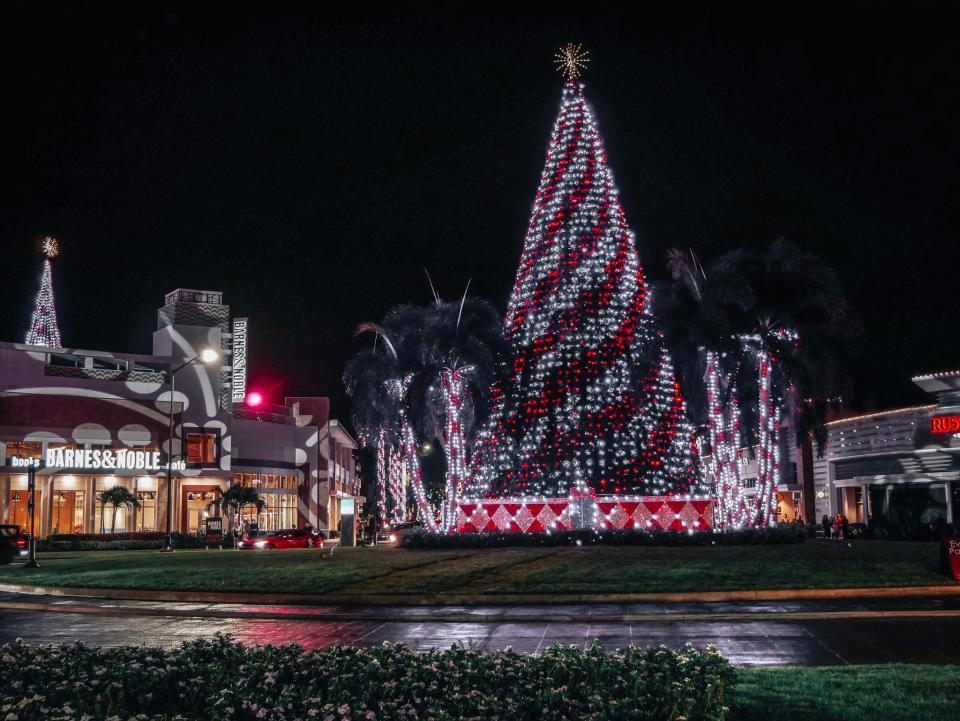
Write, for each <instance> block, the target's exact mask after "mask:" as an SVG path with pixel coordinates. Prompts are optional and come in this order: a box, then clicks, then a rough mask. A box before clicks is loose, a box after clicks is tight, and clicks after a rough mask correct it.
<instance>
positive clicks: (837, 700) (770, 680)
mask: <svg viewBox="0 0 960 721" xmlns="http://www.w3.org/2000/svg"><path fill="white" fill-rule="evenodd" d="M736 673H737V680H736V684H735V686H734V689H733V692H732V693H731V694H730V697H729V699H728V705H729V706H730V713H729V714H728V715H727V719H728V721H761V719H762V721H769V720H770V719H776V720H777V721H801V720H802V721H875V720H876V719H883V720H884V721H950V720H951V719H954V720H955V719H960V666H918V665H887V666H830V667H827V668H778V669H739V670H738V671H737V672H736Z"/></svg>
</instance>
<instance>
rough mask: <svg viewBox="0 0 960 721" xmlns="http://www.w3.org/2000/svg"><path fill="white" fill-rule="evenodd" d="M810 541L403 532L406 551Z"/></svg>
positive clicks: (756, 534) (781, 536) (736, 534)
mask: <svg viewBox="0 0 960 721" xmlns="http://www.w3.org/2000/svg"><path fill="white" fill-rule="evenodd" d="M806 538H807V531H806V529H805V528H803V527H799V526H794V525H790V524H788V525H785V526H771V527H770V528H744V529H742V530H739V531H728V532H727V533H716V532H714V531H700V532H696V533H689V532H675V531H595V530H591V529H578V530H574V531H563V530H560V531H551V532H550V533H513V532H506V533H503V532H500V533H465V534H450V535H442V534H437V533H428V532H427V531H425V530H424V529H421V528H414V529H411V530H408V531H402V532H401V534H400V541H399V543H400V546H401V547H403V548H503V547H506V546H571V545H577V544H579V545H581V546H588V545H591V546H592V545H599V544H603V545H610V546H713V545H716V546H745V545H778V544H782V543H802V542H803V541H804V540H806Z"/></svg>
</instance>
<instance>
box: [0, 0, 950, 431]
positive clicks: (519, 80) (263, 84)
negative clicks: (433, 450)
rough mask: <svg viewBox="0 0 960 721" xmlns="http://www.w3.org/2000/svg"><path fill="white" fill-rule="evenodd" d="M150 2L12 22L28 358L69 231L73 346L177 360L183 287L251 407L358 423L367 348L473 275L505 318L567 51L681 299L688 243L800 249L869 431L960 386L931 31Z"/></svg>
mask: <svg viewBox="0 0 960 721" xmlns="http://www.w3.org/2000/svg"><path fill="white" fill-rule="evenodd" d="M126 5H129V7H127V6H125V5H110V4H104V3H70V4H67V3H63V4H61V5H53V4H45V3H29V4H12V5H5V6H4V7H3V9H2V10H0V13H2V16H0V17H2V20H0V38H2V41H0V55H2V59H3V71H2V73H3V88H2V90H0V92H2V96H0V97H3V99H4V103H3V110H2V117H3V130H4V133H3V137H4V140H5V142H4V144H3V146H4V153H3V156H2V162H0V174H2V177H3V186H4V188H3V192H2V194H0V238H2V242H3V249H4V253H3V267H2V270H3V284H2V293H3V308H4V313H3V315H2V317H0V339H2V340H6V341H18V342H19V341H22V340H23V336H24V333H25V331H26V327H27V324H28V320H29V315H30V311H31V308H32V303H33V296H34V294H35V292H36V288H37V285H38V283H39V269H40V258H39V255H38V254H37V253H36V246H35V241H36V239H37V238H38V237H39V236H41V235H43V234H52V235H54V236H56V237H57V238H59V239H60V241H61V243H62V245H63V249H64V251H63V254H62V256H61V257H60V258H58V259H57V261H56V264H55V269H54V274H55V288H56V301H57V304H58V313H59V318H60V327H61V332H62V335H63V340H64V343H65V345H67V346H68V347H77V348H88V349H97V350H110V351H127V352H141V353H147V352H149V350H150V339H151V333H152V331H153V330H154V327H155V318H156V309H157V308H158V307H159V305H160V304H161V301H162V299H163V295H164V293H165V292H166V291H169V290H171V289H173V288H176V287H187V288H201V289H212V290H222V291H223V292H224V294H225V301H226V302H227V303H229V304H230V306H231V307H232V311H233V314H234V315H235V316H239V315H246V316H249V317H250V318H251V373H252V381H251V386H252V387H256V388H257V389H259V390H263V391H264V392H265V393H266V394H267V395H268V397H269V400H271V401H273V402H279V401H281V400H282V397H283V394H284V393H289V394H301V395H306V394H317V395H330V396H331V397H332V398H333V402H334V411H335V413H336V414H338V415H340V416H341V417H344V418H346V416H347V415H348V413H347V407H346V405H345V400H344V396H343V391H342V388H341V385H340V380H339V379H340V374H341V371H342V367H343V363H344V360H345V358H346V357H347V356H348V355H349V354H350V352H351V351H352V349H354V348H355V347H357V343H358V341H355V340H354V339H353V337H352V333H353V329H354V328H355V327H356V325H357V324H358V323H359V322H361V321H365V320H374V319H377V318H379V317H381V316H382V315H383V313H384V312H385V311H386V310H387V309H388V308H389V307H390V306H391V305H393V304H395V303H399V302H417V303H426V302H428V301H429V299H430V295H429V289H428V286H427V283H426V279H425V276H424V273H423V268H424V267H426V268H428V269H429V270H430V273H431V274H432V276H433V278H434V282H435V283H436V285H437V288H438V290H439V291H440V293H441V295H444V296H446V297H448V298H452V297H454V296H457V295H459V294H460V293H461V292H462V291H463V287H464V284H465V283H466V282H467V280H468V279H470V278H472V285H471V291H472V292H473V293H474V294H476V295H479V296H481V297H485V298H488V299H490V300H492V301H493V302H494V303H495V304H497V305H498V306H499V307H500V308H501V310H502V309H503V307H504V305H505V304H506V299H507V295H508V293H509V290H510V287H511V285H512V282H513V276H514V273H515V270H516V264H517V260H518V257H519V254H520V248H521V243H522V239H523V233H524V230H525V228H526V224H527V220H528V213H529V210H530V206H531V202H532V198H533V193H534V191H535V189H536V185H537V182H538V180H539V175H540V171H541V169H542V167H543V161H544V154H545V149H546V143H547V140H548V138H549V133H550V129H551V126H552V123H553V120H554V117H555V115H556V112H557V109H558V105H559V100H560V89H561V80H560V78H559V76H558V75H557V74H556V72H555V71H554V69H553V63H552V56H553V54H554V52H555V51H556V49H557V48H558V47H559V46H560V45H562V44H564V43H566V42H568V41H575V42H581V43H583V44H584V45H585V46H586V47H587V48H588V49H589V51H590V54H591V60H592V62H591V65H590V68H589V70H588V71H587V73H586V76H585V80H586V84H587V94H588V97H589V98H590V100H591V101H592V103H593V105H594V108H595V110H596V112H597V115H598V118H599V122H600V129H601V131H602V132H603V133H604V137H605V142H606V146H607V151H608V154H609V157H610V163H611V167H612V168H613V171H614V173H615V177H616V179H617V183H618V185H619V187H620V190H621V193H622V198H623V205H624V207H625V210H626V213H627V218H628V220H629V222H630V225H631V227H632V228H633V230H634V231H635V232H636V233H637V236H638V245H639V250H640V255H641V259H642V260H643V262H644V264H645V266H646V268H647V271H648V274H649V275H650V277H652V279H654V280H656V279H662V278H664V277H665V276H666V269H665V263H664V252H665V250H666V249H667V248H669V247H671V246H680V247H693V248H695V249H696V250H697V252H698V253H699V255H700V256H701V258H703V259H704V260H709V259H710V258H712V257H714V256H716V255H717V254H719V253H720V252H722V251H724V250H726V249H730V248H734V247H739V246H759V245H765V244H767V243H769V242H770V241H771V240H773V239H774V238H776V237H780V236H783V237H785V238H787V239H788V240H791V241H793V242H794V243H796V244H797V245H799V246H801V247H803V248H807V249H810V250H813V251H815V252H817V253H818V254H820V255H821V256H822V257H823V258H824V259H825V260H826V261H827V262H828V263H829V264H831V265H833V266H834V267H835V268H836V270H837V272H838V274H839V276H840V278H841V280H842V282H843V284H844V285H845V287H846V289H847V293H848V295H849V296H850V299H851V302H852V304H853V306H854V307H855V308H856V309H857V310H858V311H859V313H860V315H861V317H862V319H863V323H864V327H865V340H864V343H863V346H862V348H860V354H859V360H858V364H857V367H856V368H855V369H854V378H855V384H856V391H855V392H856V395H855V397H854V398H853V399H852V400H851V403H850V406H851V407H855V408H860V409H872V408H877V407H880V408H882V407H890V406H894V405H899V404H908V403H914V402H917V401H920V400H922V399H923V398H924V396H923V394H922V393H921V392H920V391H919V390H918V389H916V388H914V387H913V385H912V384H911V383H910V380H909V379H910V376H911V375H912V374H915V373H918V372H923V371H931V370H945V369H952V368H955V367H957V366H958V365H960V333H958V330H957V325H956V317H957V316H956V313H957V310H956V306H957V304H956V289H957V283H956V277H957V261H958V255H960V252H958V243H957V238H958V220H960V218H958V203H957V201H958V197H957V196H958V168H960V163H958V160H960V157H958V156H960V143H958V132H960V131H958V129H960V82H958V72H960V63H958V57H957V56H958V50H957V43H956V38H955V34H956V26H955V24H954V23H953V22H952V21H951V20H950V19H949V18H948V17H947V16H945V15H944V16H942V17H938V11H936V10H935V9H934V7H933V6H931V7H927V8H924V7H923V6H921V5H918V4H912V5H910V14H909V15H907V14H904V9H905V8H906V7H907V6H905V5H901V6H900V8H901V9H897V8H895V7H893V6H885V5H878V4H876V3H873V4H862V5H857V6H853V7H848V8H847V9H846V10H843V11H842V12H844V13H846V14H844V15H839V14H837V13H838V11H837V10H836V8H832V9H831V10H830V11H829V12H827V11H818V10H816V9H815V8H813V7H811V6H809V5H807V4H802V5H796V6H794V10H795V12H796V14H794V15H793V16H787V15H783V14H779V13H778V14H777V15H773V14H770V15H764V13H765V12H769V10H763V9H758V8H764V7H768V5H769V4H765V5H759V4H758V5H757V6H756V7H751V6H747V5H734V6H733V7H734V8H735V9H730V8H729V7H728V8H725V9H724V10H722V11H721V10H720V9H718V8H714V9H712V10H704V9H700V8H697V7H696V6H689V7H686V8H678V9H674V10H668V9H667V7H666V6H663V7H660V8H659V9H653V10H649V9H648V10H646V11H644V12H645V14H642V15H640V16H638V17H635V18H632V19H631V20H625V19H617V18H611V19H608V20H597V19H564V20H548V21H540V20H530V19H526V20H515V21H510V20H503V21H490V20H469V21H467V20H464V21H457V22H452V21H451V22H447V21H438V20H430V19H402V18H392V19H371V20H366V21H356V20H346V19H337V18H331V17H330V16H324V15H320V14H317V15H315V16H304V15H297V14H294V13H293V12H292V11H291V12H286V13H280V12H279V11H278V12H277V14H275V15H269V16H268V15H262V16H261V15H253V14H242V13H241V14H237V12H236V11H235V10H234V9H233V8H234V5H225V6H224V7H222V8H220V9H216V8H201V9H197V8H192V7H190V5H200V3H192V4H183V5H182V6H175V5H169V4H160V5H150V4H149V3H128V4H126ZM134 6H136V7H134ZM271 7H274V6H273V5H271ZM227 8H229V9H227ZM943 12H947V11H943ZM780 13H782V10H780ZM278 16H280V17H278Z"/></svg>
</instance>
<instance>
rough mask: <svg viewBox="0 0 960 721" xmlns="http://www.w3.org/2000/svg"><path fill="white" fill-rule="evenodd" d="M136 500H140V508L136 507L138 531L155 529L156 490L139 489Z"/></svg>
mask: <svg viewBox="0 0 960 721" xmlns="http://www.w3.org/2000/svg"><path fill="white" fill-rule="evenodd" d="M137 500H138V501H140V508H139V509H137V523H136V527H137V530H138V531H155V530H157V494H156V491H139V492H138V493H137Z"/></svg>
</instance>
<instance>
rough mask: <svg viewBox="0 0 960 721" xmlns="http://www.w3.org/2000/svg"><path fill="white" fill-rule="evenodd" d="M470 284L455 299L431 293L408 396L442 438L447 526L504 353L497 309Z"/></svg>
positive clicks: (426, 427) (424, 425)
mask: <svg viewBox="0 0 960 721" xmlns="http://www.w3.org/2000/svg"><path fill="white" fill-rule="evenodd" d="M468 290H469V283H468V284H467V289H466V290H464V293H463V296H462V298H461V299H460V302H459V303H448V302H445V301H443V300H441V299H440V297H439V296H438V295H436V294H434V303H433V304H432V305H431V306H430V308H429V309H428V314H427V317H426V321H427V322H426V323H425V325H424V327H423V332H422V335H421V345H420V358H421V360H422V368H421V370H420V373H419V382H418V383H416V384H414V386H413V392H412V393H411V397H410V400H409V403H410V405H411V407H412V408H413V410H414V412H415V416H416V419H417V425H418V426H419V427H420V428H421V429H423V431H424V432H425V434H427V435H430V436H433V437H435V438H439V439H441V440H442V442H443V450H444V454H445V456H446V462H447V476H446V484H445V493H444V505H443V513H442V527H443V530H445V531H447V532H451V531H453V530H455V529H456V514H457V501H458V499H459V498H460V497H461V495H462V493H463V487H464V485H465V483H466V481H467V475H468V464H469V459H470V453H471V450H472V446H473V440H474V438H475V436H476V432H477V429H478V427H479V426H481V425H482V424H483V422H484V421H485V420H486V416H487V412H488V409H489V405H490V392H491V389H492V388H493V386H494V383H495V381H496V380H497V378H498V375H502V373H500V371H502V370H503V369H504V367H505V364H504V359H505V358H506V357H507V354H508V348H507V345H506V342H505V341H504V338H503V325H502V322H501V319H500V315H499V314H498V313H497V311H496V309H495V308H494V307H493V306H492V305H490V304H489V303H487V302H486V301H483V300H480V299H478V298H471V297H469V296H468V295H467V292H468Z"/></svg>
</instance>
